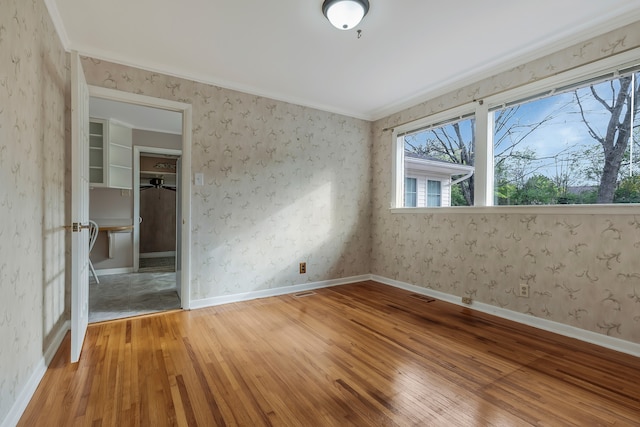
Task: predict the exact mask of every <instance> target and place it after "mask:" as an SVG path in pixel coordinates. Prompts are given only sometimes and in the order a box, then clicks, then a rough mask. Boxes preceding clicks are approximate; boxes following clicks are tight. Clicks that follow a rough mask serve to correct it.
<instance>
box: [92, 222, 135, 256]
mask: <svg viewBox="0 0 640 427" xmlns="http://www.w3.org/2000/svg"><path fill="white" fill-rule="evenodd" d="M94 221H95V222H96V224H98V232H102V231H104V232H106V233H107V239H108V241H109V258H113V254H114V253H115V251H116V239H115V238H113V235H114V234H115V233H131V232H132V231H133V224H131V220H130V219H94Z"/></svg>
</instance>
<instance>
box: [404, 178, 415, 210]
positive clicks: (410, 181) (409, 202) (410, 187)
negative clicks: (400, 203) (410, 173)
mask: <svg viewBox="0 0 640 427" xmlns="http://www.w3.org/2000/svg"><path fill="white" fill-rule="evenodd" d="M417 196H418V192H417V180H416V178H405V179H404V206H405V207H406V208H415V207H416V206H417V201H418V197H417Z"/></svg>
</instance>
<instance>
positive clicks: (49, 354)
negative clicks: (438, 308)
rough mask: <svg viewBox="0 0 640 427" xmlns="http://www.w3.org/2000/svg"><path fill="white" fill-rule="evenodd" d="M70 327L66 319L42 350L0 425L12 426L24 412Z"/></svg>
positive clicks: (2, 426)
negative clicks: (41, 354)
mask: <svg viewBox="0 0 640 427" xmlns="http://www.w3.org/2000/svg"><path fill="white" fill-rule="evenodd" d="M70 327H71V322H70V321H68V320H67V321H66V322H64V323H63V324H62V326H60V328H59V329H58V331H57V332H56V334H55V335H54V338H53V340H51V344H50V345H49V347H48V348H47V349H45V351H44V352H43V356H42V357H41V358H40V360H39V361H38V364H37V365H36V367H35V368H34V369H33V372H32V373H31V376H30V377H29V379H28V380H27V382H26V384H25V385H24V387H23V388H22V391H21V392H20V394H19V395H18V397H17V399H16V401H15V402H14V404H13V406H11V409H10V410H9V413H8V414H7V416H6V417H5V419H4V420H2V423H0V427H14V426H15V425H16V424H18V421H20V417H22V414H23V413H24V410H25V409H26V408H27V405H28V404H29V402H30V401H31V398H32V397H33V394H34V393H35V392H36V389H37V388H38V385H39V384H40V381H42V377H44V374H45V372H47V367H48V366H49V363H51V360H53V356H55V354H56V352H57V351H58V348H60V345H61V344H62V340H63V339H64V336H65V335H66V333H67V331H68V330H69V328H70Z"/></svg>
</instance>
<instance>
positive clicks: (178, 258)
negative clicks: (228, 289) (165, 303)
mask: <svg viewBox="0 0 640 427" xmlns="http://www.w3.org/2000/svg"><path fill="white" fill-rule="evenodd" d="M182 222H183V221H182V157H178V159H177V160H176V291H177V292H178V296H179V297H180V304H181V306H182V307H184V301H186V299H185V298H184V296H183V295H182Z"/></svg>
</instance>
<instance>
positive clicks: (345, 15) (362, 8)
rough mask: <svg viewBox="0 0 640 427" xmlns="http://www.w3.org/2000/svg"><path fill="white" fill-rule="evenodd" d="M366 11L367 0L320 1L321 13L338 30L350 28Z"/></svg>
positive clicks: (360, 19)
mask: <svg viewBox="0 0 640 427" xmlns="http://www.w3.org/2000/svg"><path fill="white" fill-rule="evenodd" d="M368 11H369V1H368V0H325V1H324V3H322V13H323V14H324V16H326V17H327V19H328V20H329V22H331V25H333V26H334V27H336V28H337V29H339V30H350V29H352V28H353V27H355V26H356V25H358V24H359V23H360V21H362V18H364V16H365V15H366V14H367V12H368Z"/></svg>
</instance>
